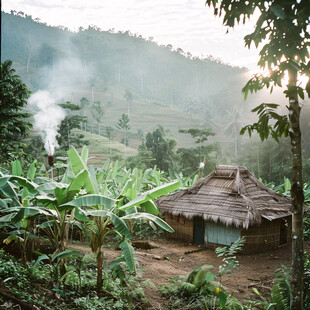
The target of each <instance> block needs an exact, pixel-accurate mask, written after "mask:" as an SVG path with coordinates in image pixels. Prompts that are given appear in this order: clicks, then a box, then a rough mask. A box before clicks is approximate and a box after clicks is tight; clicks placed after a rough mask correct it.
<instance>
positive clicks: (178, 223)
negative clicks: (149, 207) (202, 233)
mask: <svg viewBox="0 0 310 310" xmlns="http://www.w3.org/2000/svg"><path fill="white" fill-rule="evenodd" d="M165 221H166V222H167V223H168V224H169V225H170V226H171V227H172V228H173V229H174V233H167V234H166V236H167V237H168V238H169V239H170V238H172V239H177V240H184V241H188V242H193V232H194V226H193V219H186V218H184V217H182V218H180V217H178V216H173V215H172V214H170V213H167V212H166V213H165Z"/></svg>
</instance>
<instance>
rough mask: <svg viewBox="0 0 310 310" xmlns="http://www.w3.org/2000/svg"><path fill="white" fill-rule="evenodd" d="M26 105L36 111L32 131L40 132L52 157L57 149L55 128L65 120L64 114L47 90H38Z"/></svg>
mask: <svg viewBox="0 0 310 310" xmlns="http://www.w3.org/2000/svg"><path fill="white" fill-rule="evenodd" d="M28 103H29V105H30V106H33V107H34V108H36V110H37V112H35V113H34V121H35V123H34V129H36V130H38V131H39V132H40V134H41V136H42V138H43V141H44V148H45V150H46V152H47V153H48V155H53V154H54V151H55V148H56V147H58V143H57V140H56V135H57V126H58V125H59V124H60V122H61V121H62V120H63V119H64V118H65V116H66V113H65V112H64V110H63V109H62V108H61V107H59V106H58V105H57V104H56V101H55V99H53V98H52V97H51V95H50V93H49V92H48V91H47V90H39V91H37V92H36V93H34V94H32V95H31V96H30V98H29V101H28Z"/></svg>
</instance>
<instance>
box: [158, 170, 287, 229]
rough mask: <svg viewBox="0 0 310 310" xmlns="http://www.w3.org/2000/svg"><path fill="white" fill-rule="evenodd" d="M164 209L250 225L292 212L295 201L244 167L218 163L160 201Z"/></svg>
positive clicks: (179, 213)
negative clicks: (189, 185) (265, 183)
mask: <svg viewBox="0 0 310 310" xmlns="http://www.w3.org/2000/svg"><path fill="white" fill-rule="evenodd" d="M158 205H159V209H160V211H161V212H169V213H171V214H173V215H183V216H185V217H186V218H193V217H194V216H201V217H203V218H204V219H205V220H211V221H213V222H221V223H223V224H225V225H227V226H230V225H233V226H236V227H243V228H246V229H247V228H248V227H249V226H250V225H255V224H260V223H261V221H262V218H266V219H268V220H270V221H272V220H274V219H277V218H281V217H285V216H289V215H291V214H292V213H291V211H290V210H291V200H290V199H289V198H285V197H282V196H280V195H279V194H277V193H275V192H274V191H272V190H270V189H268V188H267V187H266V186H265V185H264V184H263V183H261V182H260V181H259V180H257V179H256V178H255V177H254V175H253V174H252V173H250V171H249V170H248V169H247V168H246V167H241V166H224V165H220V166H217V167H216V169H215V170H214V171H213V172H212V173H211V174H209V175H208V176H207V177H205V178H202V179H200V180H199V181H197V183H196V184H195V185H194V186H193V187H192V188H189V189H185V190H183V191H180V192H178V193H176V194H173V195H169V196H165V197H162V198H160V199H159V200H158Z"/></svg>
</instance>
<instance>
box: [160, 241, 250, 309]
mask: <svg viewBox="0 0 310 310" xmlns="http://www.w3.org/2000/svg"><path fill="white" fill-rule="evenodd" d="M244 241H245V240H244V238H239V239H238V240H237V241H235V242H234V243H233V244H232V245H231V246H230V247H221V248H217V249H216V253H217V255H218V257H221V258H222V264H221V265H220V266H219V270H218V272H217V273H216V274H214V273H212V272H211V271H210V270H212V269H213V266H209V265H204V266H199V267H197V268H195V269H194V270H193V271H192V272H191V273H190V274H189V275H188V276H187V277H181V276H179V277H176V278H173V279H172V280H171V283H172V284H170V285H166V286H163V287H162V288H161V291H162V294H163V295H164V296H165V297H168V298H169V307H170V309H214V310H215V309H226V310H230V309H232V310H239V309H240V310H242V309H245V308H244V307H243V305H242V304H241V303H240V302H239V301H238V300H237V299H236V298H235V297H233V296H232V295H231V294H229V293H228V291H227V290H226V288H224V287H223V285H222V278H223V276H224V275H226V274H230V273H232V272H233V269H236V268H239V262H238V261H237V259H236V254H237V252H239V251H241V249H242V247H243V244H244ZM215 280H216V281H215Z"/></svg>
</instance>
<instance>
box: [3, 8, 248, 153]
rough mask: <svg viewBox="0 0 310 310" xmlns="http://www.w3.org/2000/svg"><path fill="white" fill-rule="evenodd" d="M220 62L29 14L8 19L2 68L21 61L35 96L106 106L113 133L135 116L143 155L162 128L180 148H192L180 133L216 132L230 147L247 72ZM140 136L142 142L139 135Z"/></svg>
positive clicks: (137, 38) (125, 35)
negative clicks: (147, 138)
mask: <svg viewBox="0 0 310 310" xmlns="http://www.w3.org/2000/svg"><path fill="white" fill-rule="evenodd" d="M215 57H216V55H215ZM215 57H211V56H210V57H208V58H206V59H199V58H197V57H192V55H191V54H190V53H187V54H185V53H184V52H183V51H182V50H181V49H177V48H176V49H175V48H174V47H172V46H171V45H167V46H159V45H158V44H157V43H155V42H153V41H152V38H150V39H148V40H146V39H144V38H142V37H141V36H138V35H136V34H135V35H133V34H131V33H130V32H129V31H126V32H124V33H121V32H118V33H114V31H113V29H112V30H110V31H101V30H100V29H98V28H96V27H89V28H88V29H82V28H80V29H79V31H78V32H76V33H75V32H71V31H69V30H68V29H66V28H64V27H61V26H59V27H50V26H48V25H46V24H44V23H42V22H40V20H38V19H35V20H33V19H32V17H31V16H27V15H23V13H22V12H19V13H18V15H17V14H16V13H13V14H7V13H4V12H2V61H3V60H5V59H11V60H13V62H14V67H15V68H16V69H17V73H18V74H19V75H20V76H21V77H22V79H23V80H24V81H25V82H26V83H27V85H28V86H29V88H30V89H31V90H32V91H33V92H35V91H37V90H39V89H48V90H49V91H50V92H51V93H53V94H54V96H55V97H56V98H57V100H61V101H67V100H69V101H72V102H74V103H79V100H80V99H81V98H82V97H86V98H88V99H89V100H90V101H91V102H94V101H101V102H102V103H103V104H104V106H105V114H104V116H103V117H102V124H103V125H106V126H107V125H110V126H113V125H114V124H115V123H116V122H117V120H118V119H119V118H120V115H121V114H122V113H127V112H129V116H130V121H131V131H132V132H133V138H134V139H133V140H131V142H130V143H132V144H133V145H132V146H133V147H135V148H136V147H137V146H138V145H139V143H140V139H141V133H142V134H146V133H147V132H148V131H150V130H153V129H154V128H156V126H157V125H158V124H160V125H162V126H163V127H164V128H165V129H169V130H170V132H171V133H172V134H174V135H175V136H176V137H177V139H178V140H179V146H186V145H189V144H191V143H192V140H191V139H190V138H189V137H188V136H186V135H181V134H178V130H179V129H180V128H190V127H212V128H216V130H217V137H215V139H216V140H219V141H224V142H225V141H226V140H229V139H228V138H226V137H225V133H224V129H225V124H229V122H230V121H231V119H230V118H231V115H232V111H233V109H234V108H237V109H239V107H240V104H242V102H243V97H242V94H241V88H242V87H243V86H244V84H245V81H246V80H247V75H246V69H245V68H237V67H232V66H229V65H226V64H224V63H222V62H220V61H219V60H216V59H215ZM126 92H129V94H130V96H131V98H130V99H128V97H127V99H126V96H124V95H125V94H126ZM86 115H87V116H88V117H89V121H88V123H89V125H91V124H92V122H94V121H93V116H92V114H91V113H90V111H87V110H86ZM138 131H139V132H140V136H139V135H135V134H134V133H137V132H138Z"/></svg>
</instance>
